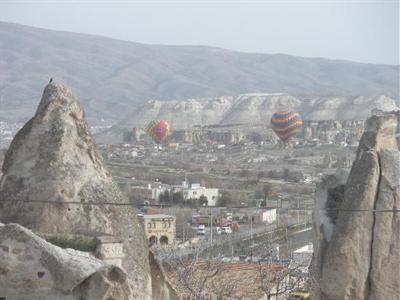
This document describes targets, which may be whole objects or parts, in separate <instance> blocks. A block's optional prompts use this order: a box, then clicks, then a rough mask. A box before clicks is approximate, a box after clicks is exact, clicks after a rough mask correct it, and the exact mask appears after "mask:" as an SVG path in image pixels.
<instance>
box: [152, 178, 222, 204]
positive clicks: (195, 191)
mask: <svg viewBox="0 0 400 300" xmlns="http://www.w3.org/2000/svg"><path fill="white" fill-rule="evenodd" d="M149 189H151V195H152V196H151V197H152V199H155V200H157V201H158V200H159V197H160V195H161V194H162V193H164V192H165V191H166V190H167V191H169V192H172V193H176V192H182V194H183V199H184V200H186V201H190V200H197V199H199V198H200V197H201V196H204V197H206V198H207V205H208V206H215V205H217V201H218V193H219V190H218V189H215V188H206V187H204V186H201V185H200V183H193V184H191V185H190V186H189V184H188V183H187V182H186V181H183V182H182V185H179V186H169V185H165V184H161V183H159V184H156V185H155V186H151V185H149Z"/></svg>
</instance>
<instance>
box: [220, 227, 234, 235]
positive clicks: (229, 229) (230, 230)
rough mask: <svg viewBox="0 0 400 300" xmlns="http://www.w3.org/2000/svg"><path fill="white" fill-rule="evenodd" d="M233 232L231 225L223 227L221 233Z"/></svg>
mask: <svg viewBox="0 0 400 300" xmlns="http://www.w3.org/2000/svg"><path fill="white" fill-rule="evenodd" d="M231 233H232V228H230V227H229V226H226V227H222V229H221V234H231Z"/></svg>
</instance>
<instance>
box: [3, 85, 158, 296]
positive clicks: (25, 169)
mask: <svg viewBox="0 0 400 300" xmlns="http://www.w3.org/2000/svg"><path fill="white" fill-rule="evenodd" d="M2 172H3V176H2V178H1V181H0V221H1V222H3V223H10V222H13V223H18V224H21V225H22V226H25V227H27V228H29V229H32V230H34V231H35V232H42V233H71V234H81V235H89V236H104V235H111V236H114V237H116V238H117V239H119V240H121V241H122V242H123V253H124V256H125V257H124V259H123V260H122V268H123V269H124V270H125V271H126V272H127V282H128V286H129V290H130V291H129V292H130V299H150V298H151V287H152V282H151V272H150V265H149V258H148V256H149V250H148V247H147V241H146V239H145V236H144V232H143V229H142V227H141V225H140V223H139V221H138V220H137V216H136V211H135V209H134V208H132V207H131V206H115V205H109V204H118V203H123V202H125V203H126V202H127V200H126V199H125V197H123V195H122V194H121V192H120V191H119V189H118V187H117V186H116V184H115V183H114V182H113V180H112V177H111V175H110V174H109V172H108V171H107V170H106V169H105V167H104V165H103V162H102V159H101V157H100V155H99V154H98V152H97V150H96V147H95V144H94V142H93V139H92V136H91V134H90V130H89V128H88V125H87V123H86V121H85V118H84V112H83V110H82V108H81V106H80V104H79V102H78V101H77V99H76V98H75V97H74V95H73V94H72V92H71V91H70V90H69V89H68V88H67V87H66V86H64V85H62V84H58V83H50V84H48V85H47V86H46V88H45V90H44V93H43V97H42V100H41V102H40V104H39V107H38V108H37V111H36V114H35V115H34V117H33V118H32V119H31V120H30V121H29V122H28V123H26V124H25V126H24V127H23V128H22V129H21V130H20V131H19V132H18V133H17V135H16V136H15V138H14V140H13V141H12V143H11V146H10V148H9V150H8V151H7V153H6V155H5V159H4V164H3V167H2Z"/></svg>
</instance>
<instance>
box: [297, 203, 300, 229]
mask: <svg viewBox="0 0 400 300" xmlns="http://www.w3.org/2000/svg"><path fill="white" fill-rule="evenodd" d="M297 224H300V199H299V198H297Z"/></svg>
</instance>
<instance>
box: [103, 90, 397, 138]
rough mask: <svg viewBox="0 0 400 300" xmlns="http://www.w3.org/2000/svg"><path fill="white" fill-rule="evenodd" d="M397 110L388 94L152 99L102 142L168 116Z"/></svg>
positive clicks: (237, 118)
mask: <svg viewBox="0 0 400 300" xmlns="http://www.w3.org/2000/svg"><path fill="white" fill-rule="evenodd" d="M373 109H379V110H384V111H392V110H397V109H398V107H397V105H396V102H395V100H394V99H392V98H390V97H387V96H358V97H350V96H340V97H339V96H318V97H316V96H314V97H300V96H293V95H289V94H282V93H281V94H265V93H264V94H261V93H259V94H243V95H239V96H237V97H233V96H229V97H216V98H203V99H188V100H184V101H155V100H151V101H148V102H146V103H144V104H143V105H141V106H139V107H137V108H135V109H134V110H133V111H132V112H131V113H130V114H129V115H128V116H127V117H125V118H124V119H123V120H122V121H120V122H118V123H117V124H116V125H114V126H113V127H112V128H111V129H109V130H108V131H106V132H104V133H102V134H100V135H98V136H97V137H96V140H97V141H99V142H118V141H120V140H121V132H122V131H123V130H124V129H128V128H133V127H145V126H146V125H147V124H148V123H149V122H150V121H151V120H154V119H165V120H167V121H168V122H169V123H170V124H171V126H172V128H173V129H185V128H190V127H192V126H194V125H211V124H219V125H224V124H238V123H239V124H241V123H246V124H249V123H253V124H260V123H263V124H269V121H270V118H271V116H272V114H273V113H274V112H275V111H278V110H293V111H298V112H300V113H301V115H302V117H303V119H305V120H365V119H367V118H368V117H369V116H370V115H371V110H373Z"/></svg>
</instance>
